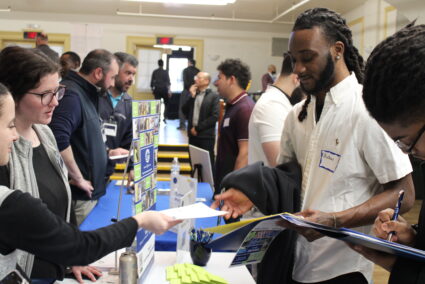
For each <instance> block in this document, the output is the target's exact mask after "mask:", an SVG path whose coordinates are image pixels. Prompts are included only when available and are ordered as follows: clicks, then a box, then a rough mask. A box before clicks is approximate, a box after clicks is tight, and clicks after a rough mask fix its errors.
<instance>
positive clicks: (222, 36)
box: [0, 12, 290, 91]
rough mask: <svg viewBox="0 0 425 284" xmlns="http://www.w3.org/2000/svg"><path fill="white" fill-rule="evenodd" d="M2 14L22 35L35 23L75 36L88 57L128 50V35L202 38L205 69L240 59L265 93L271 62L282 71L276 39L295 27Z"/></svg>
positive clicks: (0, 23)
mask: <svg viewBox="0 0 425 284" xmlns="http://www.w3.org/2000/svg"><path fill="white" fill-rule="evenodd" d="M1 16H2V17H1V18H0V27H1V28H0V30H2V31H22V30H23V29H26V28H28V25H29V24H36V25H38V26H39V27H40V29H41V30H43V31H45V32H47V33H68V34H71V49H73V50H77V51H79V53H82V54H81V55H83V56H84V55H85V54H84V51H88V50H91V49H92V48H105V49H108V50H110V51H112V52H116V51H125V50H126V38H127V36H148V37H152V36H156V35H172V36H175V37H179V38H192V39H202V40H204V66H203V69H204V70H205V71H207V72H210V73H211V74H215V73H216V67H217V65H218V64H219V63H220V62H221V61H222V60H224V59H226V58H240V59H241V60H242V61H244V62H245V63H246V64H248V65H249V66H250V69H251V73H252V78H253V81H252V86H251V90H250V91H256V90H259V89H261V76H262V75H263V74H264V73H265V72H267V66H268V65H269V64H275V65H276V66H277V67H278V70H279V69H280V64H281V58H280V57H273V56H271V45H272V37H288V35H289V30H290V27H289V26H279V27H276V26H272V25H269V26H267V25H261V28H260V29H259V31H255V28H253V29H251V30H249V29H246V27H241V26H238V25H237V24H234V26H235V29H234V30H230V29H229V28H228V27H229V25H224V24H220V23H217V24H215V23H206V24H205V23H204V22H202V21H190V23H189V24H190V25H186V26H185V25H184V24H182V23H180V22H175V21H174V22H173V21H170V20H164V19H162V20H161V21H160V22H159V21H158V19H131V21H132V23H129V24H122V23H115V22H116V18H114V17H105V16H98V15H93V16H88V15H69V14H61V15H51V14H41V13H18V12H12V13H10V14H6V13H5V14H2V15H1ZM3 16H4V17H3ZM139 22H140V24H139ZM214 26H218V28H214ZM253 27H254V26H253ZM268 29H270V31H268ZM84 31H85V32H86V34H85V35H84V34H83V33H84Z"/></svg>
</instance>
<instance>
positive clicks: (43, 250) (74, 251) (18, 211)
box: [0, 190, 138, 276]
mask: <svg viewBox="0 0 425 284" xmlns="http://www.w3.org/2000/svg"><path fill="white" fill-rule="evenodd" d="M137 229H138V226H137V222H136V220H134V219H133V218H127V219H124V220H122V221H120V222H118V223H116V224H113V225H110V226H107V227H104V228H101V229H98V230H95V231H89V232H81V231H80V230H79V229H78V227H76V226H74V225H71V224H68V223H66V222H65V221H64V220H62V219H61V218H60V217H59V216H57V215H55V214H53V213H52V212H50V210H49V209H48V208H47V207H46V205H45V204H44V203H43V202H42V201H41V200H40V199H37V198H34V197H32V196H31V195H30V194H28V193H23V192H21V191H19V190H15V191H14V192H13V193H11V194H10V195H9V196H7V197H6V198H5V200H4V201H3V203H2V204H1V206H0V232H1V234H0V257H2V256H1V255H7V254H9V253H11V252H13V251H14V250H15V249H21V250H25V251H27V252H29V253H32V254H34V255H36V256H38V257H39V258H43V259H46V260H48V261H51V262H54V263H58V264H62V265H68V266H71V265H87V264H89V263H92V262H93V261H95V260H97V259H99V258H102V257H103V256H105V255H107V254H108V253H110V252H113V251H115V250H117V249H120V248H123V247H128V246H130V245H131V244H132V242H133V240H134V237H135V236H136V232H137ZM62 276H63V275H62Z"/></svg>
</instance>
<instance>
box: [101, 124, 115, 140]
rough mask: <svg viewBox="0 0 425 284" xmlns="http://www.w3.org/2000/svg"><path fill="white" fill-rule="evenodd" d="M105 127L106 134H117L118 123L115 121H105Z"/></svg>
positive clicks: (113, 135)
mask: <svg viewBox="0 0 425 284" xmlns="http://www.w3.org/2000/svg"><path fill="white" fill-rule="evenodd" d="M103 128H104V130H105V135H106V136H112V137H115V136H117V123H116V122H115V121H114V122H105V123H103Z"/></svg>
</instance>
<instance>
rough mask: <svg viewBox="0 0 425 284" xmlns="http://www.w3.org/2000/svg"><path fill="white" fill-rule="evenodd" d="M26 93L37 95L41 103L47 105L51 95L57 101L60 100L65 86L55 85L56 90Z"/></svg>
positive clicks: (50, 100)
mask: <svg viewBox="0 0 425 284" xmlns="http://www.w3.org/2000/svg"><path fill="white" fill-rule="evenodd" d="M28 94H31V95H36V96H39V97H40V99H41V104H42V105H44V106H47V105H49V104H50V103H51V102H52V100H53V97H56V99H57V100H58V101H60V100H61V99H62V98H63V96H64V95H65V86H63V85H59V87H57V88H56V90H54V91H47V92H44V93H41V94H40V93H34V92H28Z"/></svg>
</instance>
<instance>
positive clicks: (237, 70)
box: [217, 59, 251, 90]
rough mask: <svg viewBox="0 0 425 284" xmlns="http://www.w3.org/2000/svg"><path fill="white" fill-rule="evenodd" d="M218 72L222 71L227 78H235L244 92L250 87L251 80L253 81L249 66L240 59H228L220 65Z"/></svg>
mask: <svg viewBox="0 0 425 284" xmlns="http://www.w3.org/2000/svg"><path fill="white" fill-rule="evenodd" d="M217 70H218V71H221V73H223V75H224V76H226V78H229V77H230V76H235V78H236V79H237V81H238V85H239V87H241V88H242V89H244V90H245V89H246V87H247V86H248V83H249V80H251V72H250V71H249V67H248V65H246V64H245V63H243V62H242V61H240V60H239V59H226V60H224V61H223V62H221V63H220V65H218V67H217Z"/></svg>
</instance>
